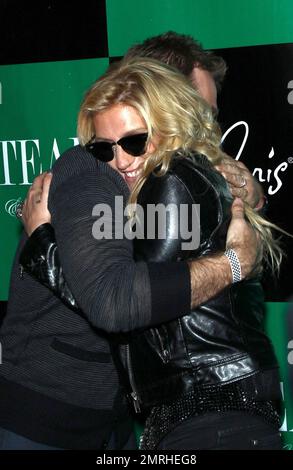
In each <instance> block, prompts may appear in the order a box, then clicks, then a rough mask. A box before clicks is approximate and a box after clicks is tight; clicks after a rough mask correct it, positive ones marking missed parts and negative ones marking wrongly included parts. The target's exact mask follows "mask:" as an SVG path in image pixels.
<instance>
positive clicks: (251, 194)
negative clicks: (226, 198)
mask: <svg viewBox="0 0 293 470" xmlns="http://www.w3.org/2000/svg"><path fill="white" fill-rule="evenodd" d="M215 168H216V169H217V170H218V171H219V172H220V173H221V174H222V175H223V176H224V178H225V179H226V181H227V183H228V185H229V187H230V190H231V193H232V195H233V196H234V197H240V198H241V199H242V200H243V201H245V202H247V204H248V205H249V206H250V207H252V208H253V209H257V210H260V209H261V208H262V206H263V204H264V200H265V198H264V195H263V190H262V187H261V185H260V184H259V182H258V181H257V180H256V179H255V178H254V177H253V176H252V174H251V173H250V171H249V170H248V168H247V167H246V166H245V165H244V163H242V162H239V161H237V160H234V158H231V157H229V156H228V155H227V156H226V157H225V159H224V160H223V161H222V163H221V164H220V165H217V166H216V167H215Z"/></svg>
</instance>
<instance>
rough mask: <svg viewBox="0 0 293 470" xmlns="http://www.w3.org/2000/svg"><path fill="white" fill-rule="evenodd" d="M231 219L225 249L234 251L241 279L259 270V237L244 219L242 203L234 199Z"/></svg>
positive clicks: (238, 199)
mask: <svg viewBox="0 0 293 470" xmlns="http://www.w3.org/2000/svg"><path fill="white" fill-rule="evenodd" d="M231 211H232V219H231V223H230V226H229V229H228V233H227V240H226V248H227V249H228V248H232V249H233V250H235V251H236V253H237V256H238V258H239V261H240V265H241V272H242V277H247V276H248V275H249V274H251V273H252V272H256V270H258V269H259V266H258V265H259V263H260V261H261V256H260V255H261V246H260V242H259V236H258V234H257V232H256V231H255V229H254V228H253V227H252V226H251V225H250V223H249V222H248V221H247V220H246V219H245V218H244V203H243V201H242V200H241V199H240V198H236V199H235V200H234V202H233V204H232V208H231Z"/></svg>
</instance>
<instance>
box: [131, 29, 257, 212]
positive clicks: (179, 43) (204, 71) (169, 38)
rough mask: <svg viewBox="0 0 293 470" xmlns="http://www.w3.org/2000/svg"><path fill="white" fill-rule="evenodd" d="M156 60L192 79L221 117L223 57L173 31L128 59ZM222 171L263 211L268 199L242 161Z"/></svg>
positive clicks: (136, 47) (152, 40)
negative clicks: (219, 97)
mask: <svg viewBox="0 0 293 470" xmlns="http://www.w3.org/2000/svg"><path fill="white" fill-rule="evenodd" d="M135 56H140V57H152V58H153V59H157V60H160V61H162V62H165V63H166V64H169V65H171V66H173V67H175V68H177V69H178V70H180V72H181V73H183V75H185V76H186V77H188V78H189V79H190V80H191V82H192V84H193V85H194V87H195V88H196V90H197V91H198V93H199V94H200V95H201V96H202V98H204V99H205V100H206V101H207V103H208V104H209V105H210V106H211V108H212V109H213V111H214V114H215V116H217V114H218V104H217V93H218V92H219V91H220V90H221V86H222V83H223V80H224V78H225V74H226V71H227V66H226V63H225V61H224V59H223V58H222V57H219V56H217V55H215V54H214V53H212V52H211V51H205V50H204V49H203V48H202V46H201V45H200V43H199V42H197V41H196V40H194V39H193V38H192V37H191V36H188V35H184V34H178V33H175V32H173V31H169V32H167V33H164V34H160V35H159V36H154V37H151V38H148V39H146V40H145V41H143V42H142V43H140V44H137V45H134V46H132V47H131V48H130V49H129V50H128V51H127V53H126V55H125V57H128V58H131V57H135ZM218 170H219V171H220V172H221V173H222V174H223V176H224V177H225V178H226V180H227V181H228V183H229V185H230V189H231V192H232V194H233V196H235V197H236V196H238V197H241V198H242V199H244V200H245V201H246V202H247V203H248V204H249V205H250V206H251V207H253V208H255V209H257V210H260V209H262V207H263V205H264V202H265V197H264V195H263V191H262V188H261V186H260V184H259V183H258V182H257V181H256V180H255V179H254V177H253V176H252V174H251V173H250V172H249V170H248V169H247V168H246V166H245V165H244V164H243V163H242V162H238V161H235V160H234V159H232V158H230V157H227V161H226V162H224V164H222V165H221V166H218Z"/></svg>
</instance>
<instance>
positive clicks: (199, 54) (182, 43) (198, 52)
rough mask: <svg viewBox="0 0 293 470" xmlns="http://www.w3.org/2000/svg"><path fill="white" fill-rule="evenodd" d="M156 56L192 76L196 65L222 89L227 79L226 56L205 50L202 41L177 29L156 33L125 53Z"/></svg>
mask: <svg viewBox="0 0 293 470" xmlns="http://www.w3.org/2000/svg"><path fill="white" fill-rule="evenodd" d="M137 56H140V57H152V58H153V59H157V60H160V61H161V62H164V63H166V64H168V65H171V66H172V67H175V68H177V69H178V70H180V72H181V73H183V74H184V75H186V76H187V77H189V76H190V74H191V72H192V70H193V68H194V67H195V66H197V67H199V68H201V69H204V70H207V71H208V72H210V74H211V75H212V77H213V79H214V80H215V83H216V87H217V89H218V90H219V89H220V88H221V84H222V82H223V80H224V77H225V74H226V71H227V66H226V63H225V61H224V59H223V58H222V57H219V56H217V55H215V54H214V53H213V52H212V51H205V50H204V49H203V47H202V46H201V44H200V43H199V42H198V41H196V40H195V39H193V37H192V36H189V35H186V34H178V33H175V32H174V31H168V32H167V33H164V34H160V35H159V36H153V37H151V38H148V39H146V40H145V41H143V42H142V43H140V44H136V45H134V46H132V47H131V48H130V49H128V51H127V52H126V54H125V57H126V58H131V57H137Z"/></svg>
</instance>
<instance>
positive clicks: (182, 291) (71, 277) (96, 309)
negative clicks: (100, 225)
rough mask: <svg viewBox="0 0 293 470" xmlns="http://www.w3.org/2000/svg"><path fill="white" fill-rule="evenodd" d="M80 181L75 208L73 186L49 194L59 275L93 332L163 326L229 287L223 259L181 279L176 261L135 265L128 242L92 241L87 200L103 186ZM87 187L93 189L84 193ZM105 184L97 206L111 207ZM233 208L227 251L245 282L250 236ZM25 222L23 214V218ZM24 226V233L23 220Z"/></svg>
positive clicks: (206, 261) (182, 270) (203, 263)
mask: <svg viewBox="0 0 293 470" xmlns="http://www.w3.org/2000/svg"><path fill="white" fill-rule="evenodd" d="M46 178H47V177H46ZM85 178H87V181H86V183H87V185H88V189H89V190H88V191H85V190H84V189H83V190H82V191H81V192H80V193H79V194H80V196H79V197H80V198H81V193H82V199H83V202H82V203H80V204H78V203H77V202H76V204H74V199H76V195H77V194H78V191H76V190H73V189H72V188H74V187H75V184H73V183H74V182H73V181H70V182H69V184H68V187H67V186H66V185H65V186H64V185H63V186H62V190H61V188H60V190H61V192H60V194H59V192H58V191H57V192H56V194H55V195H54V201H55V204H56V207H55V208H54V210H53V213H54V214H53V218H54V219H55V227H56V232H57V234H56V235H57V241H58V246H59V248H60V259H61V263H62V265H63V267H64V273H65V277H66V279H67V280H68V283H69V286H70V288H71V290H72V292H73V294H74V296H75V298H76V300H77V302H78V304H79V305H80V306H81V308H82V310H83V312H84V313H85V315H86V316H87V317H88V318H89V320H90V321H91V322H92V323H93V324H94V325H95V326H96V327H98V328H101V329H105V330H107V331H127V330H131V329H135V328H139V327H146V326H153V325H156V324H158V323H161V322H163V321H169V320H172V319H173V318H175V317H178V315H179V314H180V315H184V314H186V313H188V312H189V310H190V306H191V307H195V306H197V305H199V304H201V303H203V302H205V301H206V300H208V299H209V298H211V297H213V296H215V295H216V294H217V293H218V292H220V291H221V290H222V289H223V288H225V287H227V286H228V285H229V284H231V282H232V275H231V269H230V264H229V261H228V259H227V258H226V256H224V254H223V253H222V254H219V255H215V256H212V257H207V258H202V259H201V260H197V261H193V262H190V263H189V269H190V274H189V272H188V269H187V264H186V263H184V262H180V263H160V264H155V263H153V264H152V263H151V264H148V263H135V262H134V261H133V254H132V243H131V241H129V240H104V241H103V240H98V241H97V240H95V239H94V238H93V237H92V225H93V223H94V220H93V218H92V216H91V212H92V207H93V205H94V202H97V193H96V194H95V196H93V193H95V189H96V191H97V188H99V190H102V191H105V188H104V189H102V188H101V186H103V184H102V181H99V186H98V185H97V180H96V175H95V176H94V179H93V180H92V178H91V177H89V176H88V175H86V176H85ZM91 182H92V184H93V185H94V186H93V187H91V188H89V186H91ZM104 183H105V182H104ZM39 186H41V184H40V185H39ZM106 186H107V191H108V193H107V194H108V195H107V196H106V199H105V198H103V201H104V203H105V200H108V203H110V205H111V206H112V204H113V201H112V202H111V201H110V200H109V194H111V189H112V190H113V191H112V196H110V199H111V197H113V195H114V194H115V188H111V187H110V186H111V185H110V182H109V181H107V182H106ZM70 188H71V189H70ZM80 189H82V188H80ZM99 190H98V193H99ZM37 193H38V194H40V187H38V185H35V187H34V188H33V189H32V191H30V194H29V196H28V199H27V207H29V206H30V204H31V205H32V204H33V201H34V199H35V197H34V196H35V194H37ZM71 193H72V194H71ZM38 197H39V196H38ZM93 197H94V200H93ZM99 197H101V195H100V196H99ZM45 198H46V195H45V192H43V196H42V197H41V203H37V204H36V205H35V208H37V210H39V211H40V212H41V211H42V205H45V203H44V201H45ZM72 204H73V205H74V211H72V208H71V206H72ZM234 205H235V207H234V206H233V209H232V223H231V226H230V229H229V233H228V245H229V247H230V248H232V247H233V248H234V249H235V250H236V251H237V254H238V257H239V259H240V262H241V266H242V273H243V277H245V276H246V275H247V274H248V273H249V271H250V270H251V268H252V266H253V264H254V259H255V256H256V254H255V253H256V246H257V242H256V238H255V235H254V232H253V230H252V229H251V227H250V226H249V225H248V224H247V222H246V221H245V220H244V217H243V206H242V205H241V202H240V201H238V203H237V201H236V203H234ZM87 206H88V208H89V209H90V210H88V209H86V207H87ZM26 217H27V215H26V212H25V211H24V219H26ZM25 221H26V222H27V227H29V222H28V221H29V218H27V219H26V220H25ZM42 221H43V222H44V218H43V215H42ZM34 223H35V221H34ZM28 232H30V228H28ZM58 235H59V236H58ZM97 242H98V243H97ZM247 245H248V246H249V250H247ZM254 248H255V249H254ZM247 252H248V253H247ZM189 276H190V277H189ZM189 282H190V284H191V295H190V292H189V287H190V286H189ZM61 284H62V283H61ZM203 287H204V288H203ZM174 294H175V295H174ZM174 303H175V305H174Z"/></svg>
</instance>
